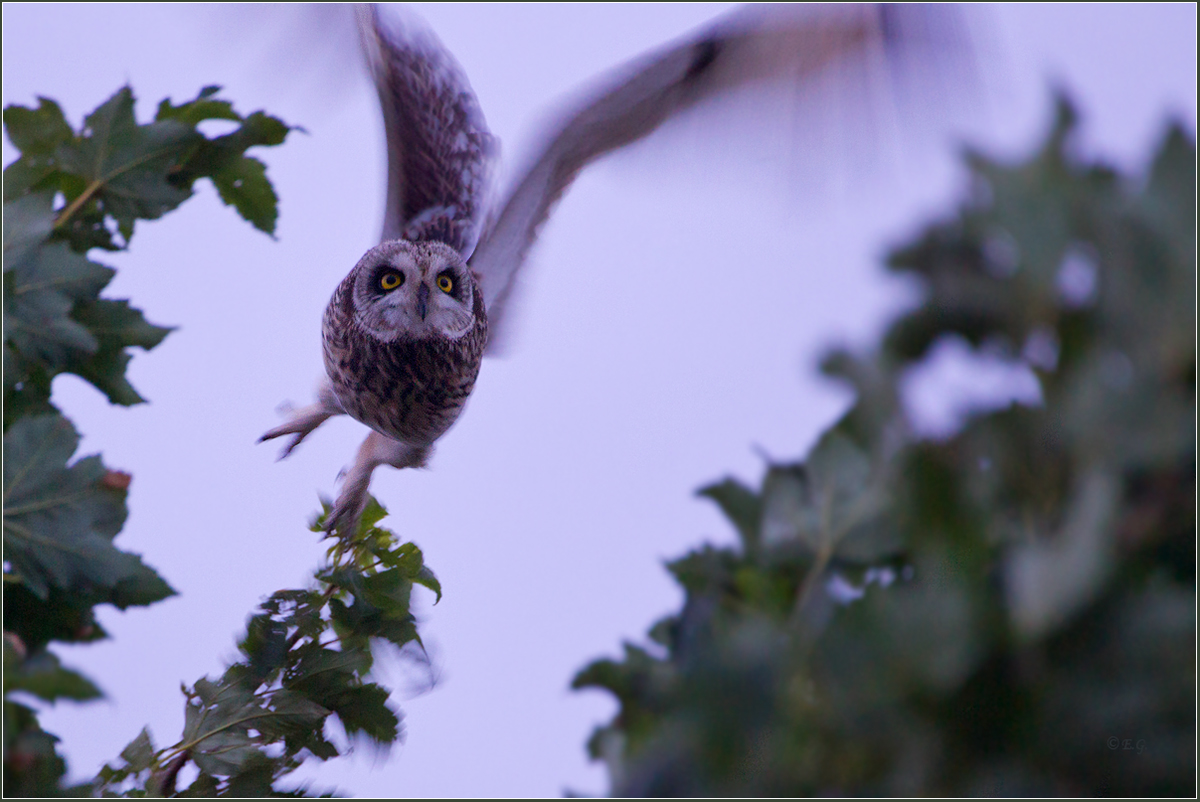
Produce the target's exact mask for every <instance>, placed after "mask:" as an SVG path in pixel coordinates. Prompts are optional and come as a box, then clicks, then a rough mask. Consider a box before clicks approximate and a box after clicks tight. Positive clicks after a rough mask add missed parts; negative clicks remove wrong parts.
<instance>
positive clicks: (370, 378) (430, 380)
mask: <svg viewBox="0 0 1200 802" xmlns="http://www.w3.org/2000/svg"><path fill="white" fill-rule="evenodd" d="M346 323H347V325H344V326H340V325H337V322H336V321H331V320H330V319H329V315H327V316H326V321H325V326H324V332H323V345H324V355H325V371H326V373H328V374H329V379H330V381H331V382H332V385H333V391H334V394H335V395H336V396H337V398H338V401H339V402H341V405H342V408H343V409H344V410H345V411H346V413H347V414H348V415H350V416H351V417H352V418H354V419H355V420H358V421H360V422H361V423H364V424H366V425H367V426H370V427H371V428H372V429H374V430H375V431H377V432H380V433H381V434H385V435H387V436H388V437H392V438H394V439H396V440H400V441H402V442H405V443H409V444H412V445H418V446H423V445H429V444H432V443H433V442H434V441H435V440H437V439H438V438H439V437H441V436H442V435H443V434H445V432H446V430H447V429H449V428H450V427H451V426H452V425H453V424H454V422H455V421H456V420H457V419H458V416H459V413H461V412H462V409H463V406H464V405H465V404H466V401H467V397H468V396H470V394H471V391H472V390H473V389H474V387H475V379H476V377H477V376H478V375H479V365H480V362H481V361H482V358H483V348H484V345H485V344H486V342H487V320H486V317H483V316H479V317H477V318H476V322H475V325H474V326H473V327H472V329H471V331H470V332H468V333H467V334H466V335H464V336H463V337H461V338H459V339H457V340H449V339H442V338H423V339H405V338H399V339H397V340H394V341H392V342H383V341H381V340H379V339H377V338H375V337H373V336H372V335H371V334H370V333H369V332H366V331H364V330H363V329H361V328H360V327H358V326H355V325H353V324H352V323H351V322H350V321H346Z"/></svg>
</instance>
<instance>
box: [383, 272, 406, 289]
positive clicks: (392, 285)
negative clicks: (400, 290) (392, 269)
mask: <svg viewBox="0 0 1200 802" xmlns="http://www.w3.org/2000/svg"><path fill="white" fill-rule="evenodd" d="M403 283H404V276H403V275H401V274H400V273H384V274H383V276H382V277H381V278H380V279H379V286H380V287H382V288H383V289H385V290H394V289H396V288H397V287H399V286H400V285H401V284H403Z"/></svg>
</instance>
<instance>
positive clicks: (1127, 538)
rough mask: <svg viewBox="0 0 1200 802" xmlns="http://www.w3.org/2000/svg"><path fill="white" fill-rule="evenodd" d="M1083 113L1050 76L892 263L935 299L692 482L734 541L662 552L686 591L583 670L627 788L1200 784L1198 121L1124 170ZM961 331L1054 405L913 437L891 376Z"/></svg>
mask: <svg viewBox="0 0 1200 802" xmlns="http://www.w3.org/2000/svg"><path fill="white" fill-rule="evenodd" d="M1075 129H1076V114H1075V111H1074V109H1073V107H1072V106H1071V105H1070V103H1069V102H1068V101H1067V100H1066V99H1065V98H1061V97H1060V99H1059V101H1058V106H1057V120H1056V123H1055V126H1054V128H1053V130H1052V131H1051V133H1050V136H1049V137H1048V139H1047V141H1046V143H1045V145H1044V146H1043V147H1042V148H1041V149H1040V150H1039V151H1038V152H1037V153H1035V154H1033V155H1032V156H1031V157H1030V158H1029V159H1027V160H1026V161H1023V162H1020V163H1017V164H1001V163H997V162H995V161H992V160H990V159H988V158H986V157H984V156H982V155H979V154H977V153H970V154H968V157H967V162H968V165H969V167H970V169H971V171H972V176H973V184H974V187H975V192H974V194H973V197H972V198H971V199H970V200H969V201H968V202H967V203H966V204H964V206H963V207H962V208H961V209H960V210H958V212H957V213H956V214H954V215H952V216H951V217H950V218H949V219H947V220H945V221H943V222H941V223H938V224H936V225H932V226H930V227H929V228H928V229H927V230H925V231H924V232H923V233H922V234H921V235H920V236H919V237H918V238H917V239H916V241H915V242H914V243H912V244H911V245H909V246H907V247H905V248H902V249H900V250H899V251H897V252H895V253H894V254H893V255H892V256H891V259H890V261H889V266H890V267H891V269H893V270H897V271H903V272H905V273H908V274H910V275H913V276H915V277H917V278H918V279H919V280H920V281H921V283H922V284H923V285H924V288H925V298H924V301H923V303H922V304H921V305H920V306H919V307H918V308H916V309H914V310H913V311H911V312H909V313H908V314H906V315H904V316H902V317H901V318H899V319H898V320H897V321H895V322H894V323H893V324H892V326H891V327H890V328H889V330H888V331H887V333H886V334H885V337H884V340H883V343H882V345H881V347H880V348H879V350H878V352H877V353H874V354H868V355H861V356H860V355H854V354H850V353H847V352H835V353H833V354H830V355H829V356H828V357H827V358H826V360H825V362H824V365H823V368H824V370H825V371H826V373H827V374H828V375H830V376H833V377H836V378H838V379H841V380H843V381H846V382H848V383H849V384H850V385H852V386H853V388H854V389H855V390H856V393H857V401H856V403H855V404H854V406H853V407H852V408H851V409H850V410H849V411H848V412H847V413H846V415H845V416H844V417H843V418H842V419H841V420H840V421H839V422H838V423H837V424H836V425H835V426H834V427H833V428H832V429H831V430H829V431H828V432H826V433H825V435H824V436H823V437H822V438H821V439H820V440H819V441H818V443H817V444H816V446H815V447H814V448H813V450H812V451H811V452H810V453H809V455H808V456H807V458H806V459H805V460H804V461H802V462H799V463H796V464H789V465H770V466H768V469H767V472H766V476H765V478H764V480H763V482H762V485H761V487H760V488H750V487H747V486H745V485H743V484H741V483H740V482H737V481H736V480H732V479H727V480H724V481H723V482H720V483H718V484H715V485H712V486H710V487H707V488H704V489H703V490H701V491H700V494H701V495H703V496H706V497H708V498H709V499H711V500H713V501H714V502H716V503H717V504H718V505H719V506H720V508H721V510H722V511H723V512H724V514H725V515H726V517H727V518H728V519H729V520H730V521H731V522H732V523H733V525H734V526H735V528H736V529H737V532H738V534H739V539H740V543H739V545H738V546H737V547H732V548H720V549H718V548H713V547H710V546H706V547H703V548H701V549H698V550H696V551H693V552H691V553H690V554H688V555H686V556H685V557H683V558H681V559H679V560H676V561H675V562H673V563H671V564H670V565H669V566H668V568H669V570H670V572H671V573H672V575H673V576H674V578H675V579H676V581H678V582H679V584H680V585H681V586H682V587H683V589H684V591H685V594H686V598H685V601H684V605H683V607H682V609H681V610H680V611H679V612H678V613H677V614H675V615H672V616H669V617H667V618H665V619H663V620H662V621H659V622H658V623H657V624H655V626H654V627H653V628H652V629H651V630H650V633H649V639H650V641H651V644H649V645H646V646H644V647H643V646H638V645H634V644H628V643H627V644H625V649H624V655H623V657H622V658H621V659H619V660H614V659H606V660H599V661H596V662H594V663H592V664H591V665H590V666H588V667H586V668H585V669H584V670H583V671H581V672H580V673H579V674H578V675H577V676H576V678H575V682H574V686H575V687H577V688H598V689H601V690H604V691H606V692H608V693H611V694H612V695H613V696H614V697H616V700H617V701H618V703H619V705H620V709H619V712H618V714H617V716H616V717H615V718H614V719H613V721H612V722H611V723H609V724H608V725H606V726H604V727H601V728H599V729H597V730H596V732H595V734H594V735H593V736H592V739H591V741H590V742H589V750H590V752H591V754H592V756H593V757H594V758H596V759H599V760H603V761H604V762H605V764H606V766H607V767H608V770H609V776H610V779H611V782H612V791H613V793H614V794H616V795H631V796H651V795H669V796H685V795H698V796H775V795H781V796H800V795H812V794H817V795H830V794H837V795H842V794H853V795H868V796H872V795H874V796H914V795H923V796H924V795H928V796H960V795H988V796H1007V795H1032V796H1061V795H1080V796H1082V795H1124V796H1136V797H1144V796H1189V795H1193V794H1194V793H1195V723H1196V720H1195V701H1196V700H1195V676H1196V673H1195V672H1196V617H1195V604H1194V602H1195V591H1196V585H1195V582H1196V576H1195V558H1196V552H1195V546H1196V539H1195V525H1196V521H1195V503H1196V496H1195V482H1196V472H1195V470H1196V452H1195V438H1196V430H1195V414H1196V395H1195V382H1196V356H1195V330H1196V251H1195V243H1196V229H1195V221H1196V207H1195V192H1196V188H1195V174H1196V155H1195V144H1194V142H1192V141H1190V140H1189V139H1188V137H1187V136H1186V135H1185V134H1184V132H1183V130H1182V129H1181V128H1179V127H1178V126H1172V127H1171V128H1170V130H1169V131H1168V132H1167V134H1166V136H1165V138H1164V140H1163V142H1162V144H1161V146H1160V147H1159V149H1158V152H1157V155H1156V156H1155V158H1154V160H1153V164H1152V166H1151V168H1150V171H1149V175H1148V176H1147V177H1146V178H1145V179H1142V180H1134V179H1131V178H1128V177H1124V176H1121V175H1119V174H1117V173H1116V172H1114V171H1113V170H1111V169H1109V168H1107V167H1105V166H1103V165H1096V164H1086V163H1081V162H1080V161H1078V160H1077V159H1075V158H1074V157H1073V156H1072V154H1073V153H1074V152H1075V151H1074V149H1073V148H1072V147H1071V137H1072V135H1073V133H1074V131H1075ZM952 339H957V340H959V341H960V342H965V343H967V344H968V345H969V346H970V347H972V348H978V349H986V350H988V351H989V352H990V353H1000V354H1003V355H1005V356H1006V357H1007V358H1008V359H1009V360H1010V361H1012V362H1015V363H1018V364H1020V365H1023V366H1024V367H1025V368H1026V369H1027V370H1028V371H1030V372H1031V373H1032V374H1033V375H1034V376H1035V377H1036V379H1037V381H1038V383H1039V386H1040V390H1041V403H1040V404H1037V405H1034V406H1010V407H1008V408H1006V409H1001V410H996V411H991V412H983V411H979V410H977V411H975V412H974V413H973V414H972V415H970V416H969V417H968V418H967V419H966V420H964V421H963V422H962V425H961V426H960V428H959V430H958V431H957V432H955V433H953V434H952V435H949V436H947V437H945V438H942V439H923V438H920V437H918V436H916V435H915V434H914V432H913V430H912V427H911V425H910V422H909V419H908V416H907V413H906V409H905V405H904V403H903V402H902V400H901V393H900V387H901V384H902V381H903V379H904V378H905V376H906V375H907V373H908V371H909V370H911V368H913V367H914V366H915V365H917V364H919V363H920V362H922V361H923V360H924V359H926V358H928V357H929V355H930V354H931V353H933V352H934V350H935V346H936V345H937V344H939V343H942V342H946V341H947V340H952ZM1135 742H1136V743H1138V744H1139V745H1140V746H1139V747H1138V749H1137V750H1136V753H1135V752H1133V751H1132V750H1131V748H1130V749H1126V748H1125V747H1124V746H1122V745H1123V744H1126V743H1130V744H1132V743H1135ZM1114 744H1116V746H1114Z"/></svg>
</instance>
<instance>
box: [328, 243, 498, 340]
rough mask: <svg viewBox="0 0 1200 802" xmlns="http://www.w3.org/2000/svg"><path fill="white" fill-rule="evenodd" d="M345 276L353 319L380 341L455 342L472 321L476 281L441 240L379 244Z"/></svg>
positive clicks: (460, 258) (454, 253)
mask: <svg viewBox="0 0 1200 802" xmlns="http://www.w3.org/2000/svg"><path fill="white" fill-rule="evenodd" d="M349 279H350V280H351V281H352V282H353V285H352V287H351V298H352V301H353V307H354V308H353V318H354V322H355V323H357V324H358V325H359V326H361V327H362V328H363V329H365V330H366V331H368V332H370V333H371V334H372V335H374V336H375V337H376V338H378V339H379V340H382V341H384V342H391V341H393V340H396V339H398V338H411V339H425V338H433V337H439V338H447V339H451V340H457V339H459V338H461V337H462V336H464V335H465V334H467V333H468V332H469V331H471V329H472V327H473V326H474V325H475V322H476V321H475V303H474V294H475V279H474V277H473V276H472V275H471V271H470V270H469V269H468V268H467V266H466V265H465V264H464V263H463V260H462V257H461V256H459V255H458V252H457V251H455V250H454V249H453V248H451V247H450V246H449V245H446V244H444V243H441V242H408V241H407V240H391V241H388V242H384V243H381V244H380V245H376V246H375V247H374V248H372V249H371V250H369V251H367V252H366V254H365V255H364V256H363V258H362V259H360V260H359V261H358V264H357V265H355V266H354V269H353V270H352V271H350V276H349Z"/></svg>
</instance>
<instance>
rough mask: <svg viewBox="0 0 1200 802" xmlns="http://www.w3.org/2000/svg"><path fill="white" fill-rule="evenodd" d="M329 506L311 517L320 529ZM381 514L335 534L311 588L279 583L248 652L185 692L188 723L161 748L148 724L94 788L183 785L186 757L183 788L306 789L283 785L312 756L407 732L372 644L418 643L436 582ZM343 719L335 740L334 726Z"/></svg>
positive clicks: (372, 505) (124, 791)
mask: <svg viewBox="0 0 1200 802" xmlns="http://www.w3.org/2000/svg"><path fill="white" fill-rule="evenodd" d="M324 508H325V511H324V514H323V515H322V516H320V517H319V518H318V519H317V520H316V521H314V522H313V524H312V527H311V528H312V531H314V532H321V531H323V524H324V517H325V515H328V513H329V510H330V505H329V504H328V503H327V502H326V503H325V504H324ZM386 514H387V512H386V510H384V508H383V507H382V506H380V505H379V503H378V502H377V501H375V499H374V498H371V499H370V501H369V503H368V506H367V509H366V511H365V512H364V514H363V516H362V520H361V521H360V523H359V526H358V530H357V532H356V533H355V535H354V537H353V538H350V539H341V540H338V542H337V543H336V545H335V546H333V547H332V548H331V549H330V551H329V561H328V563H327V564H326V565H325V566H324V567H322V568H321V569H320V570H318V571H317V572H316V574H315V577H314V579H315V584H314V587H312V588H309V589H304V590H281V591H278V592H276V593H274V594H272V595H271V596H270V597H268V598H267V599H266V600H264V601H263V603H262V604H261V605H260V607H259V610H258V612H256V613H255V614H254V615H253V616H251V617H250V619H249V621H248V622H247V624H246V633H245V635H244V636H243V637H242V638H241V640H240V641H239V643H238V650H239V652H240V654H241V658H240V659H239V660H238V661H237V662H235V663H233V664H232V665H230V666H229V668H228V669H226V671H225V673H224V674H222V675H221V676H220V677H219V678H217V679H209V678H204V679H201V680H199V681H198V682H196V683H195V685H193V686H192V687H191V688H185V689H184V695H185V697H186V703H185V708H184V730H183V734H182V737H181V738H180V740H179V741H178V742H177V743H175V744H173V745H172V746H170V747H167V748H164V749H157V750H156V749H155V747H154V744H153V741H152V740H151V736H150V733H149V731H148V730H143V731H142V732H141V733H140V734H139V735H138V736H137V738H135V739H134V740H133V741H132V742H131V743H130V744H129V745H128V746H127V747H126V748H125V750H124V751H122V753H121V757H120V760H119V761H117V762H116V764H115V765H109V766H106V767H105V768H104V769H103V770H102V771H101V772H100V775H99V777H98V778H97V783H96V789H95V790H98V791H100V792H102V793H104V794H107V795H112V794H119V795H126V796H137V795H142V794H153V795H162V796H169V795H172V794H175V793H176V783H177V778H178V775H179V773H180V771H181V769H182V768H183V767H184V766H185V765H186V764H188V763H189V762H190V763H192V764H194V766H195V768H196V770H197V776H196V779H195V780H194V781H193V782H192V783H191V784H190V785H188V786H187V787H186V788H184V789H180V790H179V791H178V795H180V796H234V797H238V796H273V795H304V789H297V790H295V791H289V792H282V791H279V786H278V784H279V781H280V780H281V779H283V778H285V777H286V776H287V775H288V774H290V773H291V772H292V771H294V770H295V769H296V768H298V767H299V766H300V765H301V763H303V761H304V760H305V759H307V758H310V757H312V758H316V759H319V760H329V759H331V758H334V757H337V756H338V755H339V754H342V753H344V752H346V751H347V750H348V749H350V748H352V743H353V741H355V740H361V741H363V742H365V743H369V744H372V745H374V746H376V747H384V748H386V747H387V746H388V745H390V744H392V743H394V742H396V741H397V740H398V739H399V738H400V737H401V735H402V730H401V719H400V715H399V713H398V711H396V710H394V709H393V708H392V707H391V706H390V705H389V704H388V697H389V695H390V692H389V691H388V689H386V688H384V687H382V686H381V685H379V684H377V683H375V682H373V681H371V679H370V672H371V667H372V665H373V663H374V659H375V658H374V655H373V652H372V646H373V643H375V644H378V643H388V644H391V645H392V646H394V647H397V648H400V649H414V648H415V649H418V650H420V649H422V646H421V639H420V636H419V635H418V633H417V622H416V619H415V618H414V617H413V614H412V612H411V609H410V602H411V596H412V589H413V586H414V585H421V586H424V587H426V588H428V589H430V590H432V591H433V592H434V593H435V594H437V598H439V599H440V597H441V586H440V584H439V583H438V580H437V578H436V577H435V576H434V574H433V572H432V571H430V570H429V568H427V567H426V566H425V564H424V559H423V557H422V555H421V550H420V549H419V548H417V546H416V545H415V544H413V543H400V542H398V541H397V539H396V536H395V535H394V534H393V533H392V532H390V531H389V530H387V529H383V528H381V527H379V526H378V523H379V521H380V520H381V519H382V518H383V517H384V516H385V515H386ZM331 719H332V720H336V721H337V722H338V723H339V724H340V727H341V731H342V732H343V733H345V735H346V739H345V741H344V742H343V743H339V742H338V740H337V738H335V737H333V735H332V734H331V730H330V728H329V726H328V724H327V722H328V721H330V720H331Z"/></svg>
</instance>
